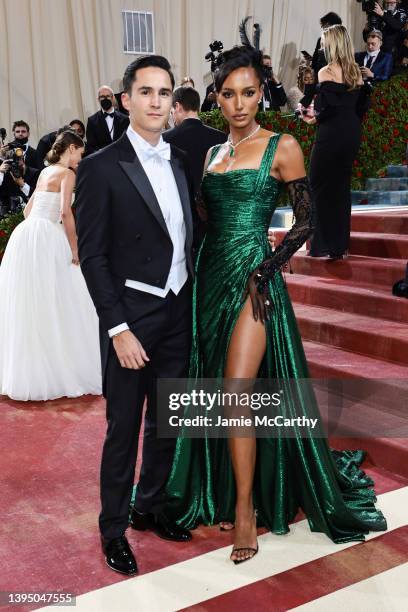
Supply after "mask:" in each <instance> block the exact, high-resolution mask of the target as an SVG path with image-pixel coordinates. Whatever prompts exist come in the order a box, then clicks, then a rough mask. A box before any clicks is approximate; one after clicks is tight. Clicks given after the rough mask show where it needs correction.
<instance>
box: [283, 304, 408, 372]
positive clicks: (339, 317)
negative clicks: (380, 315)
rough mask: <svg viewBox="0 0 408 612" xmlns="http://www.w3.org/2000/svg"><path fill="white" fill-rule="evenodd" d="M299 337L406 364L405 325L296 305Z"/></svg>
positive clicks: (407, 337)
mask: <svg viewBox="0 0 408 612" xmlns="http://www.w3.org/2000/svg"><path fill="white" fill-rule="evenodd" d="M294 306H295V313H296V316H297V320H298V324H299V327H300V331H301V334H302V338H304V339H306V340H312V341H314V342H320V343H323V344H329V345H332V346H336V347H339V348H342V349H346V350H349V351H353V352H356V353H363V354H365V355H369V356H370V357H376V358H380V359H383V360H385V361H396V362H398V363H401V364H405V365H408V325H407V324H406V323H399V322H397V321H387V320H381V324H379V321H378V320H377V319H375V318H372V317H366V316H363V315H357V314H354V313H347V312H339V311H337V310H331V309H328V308H321V307H319V306H309V305H307V306H304V305H301V304H297V303H296V304H295V305H294Z"/></svg>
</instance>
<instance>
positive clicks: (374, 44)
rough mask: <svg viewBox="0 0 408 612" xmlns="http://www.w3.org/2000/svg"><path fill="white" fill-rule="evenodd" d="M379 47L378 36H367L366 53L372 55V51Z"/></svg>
mask: <svg viewBox="0 0 408 612" xmlns="http://www.w3.org/2000/svg"><path fill="white" fill-rule="evenodd" d="M380 47H381V40H380V39H379V38H378V36H369V37H368V38H367V51H369V52H370V53H374V51H378V49H379V48H380Z"/></svg>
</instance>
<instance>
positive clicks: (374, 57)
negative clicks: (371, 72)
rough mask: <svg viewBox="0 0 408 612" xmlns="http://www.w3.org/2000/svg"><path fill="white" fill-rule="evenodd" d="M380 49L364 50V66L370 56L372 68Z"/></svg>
mask: <svg viewBox="0 0 408 612" xmlns="http://www.w3.org/2000/svg"><path fill="white" fill-rule="evenodd" d="M380 51H381V49H377V51H366V55H365V58H364V66H367V62H368V58H369V57H372V58H373V60H372V64H371V68H372V67H373V64H374V62H375V60H376V59H377V57H378V54H379V52H380ZM371 68H370V69H371Z"/></svg>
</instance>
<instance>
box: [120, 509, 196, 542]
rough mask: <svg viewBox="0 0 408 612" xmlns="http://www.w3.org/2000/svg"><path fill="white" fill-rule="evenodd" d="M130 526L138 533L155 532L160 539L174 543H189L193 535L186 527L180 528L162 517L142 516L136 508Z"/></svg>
mask: <svg viewBox="0 0 408 612" xmlns="http://www.w3.org/2000/svg"><path fill="white" fill-rule="evenodd" d="M130 526H131V527H133V529H136V530H137V531H146V530H147V529H148V530H150V531H153V532H154V533H155V534H156V535H157V536H159V538H162V539H163V540H172V541H173V542H189V541H190V540H191V533H190V532H189V530H188V529H184V527H179V526H178V525H176V524H175V523H170V521H168V520H167V519H165V518H164V516H162V515H160V514H159V515H158V516H154V514H152V513H150V512H149V513H148V514H140V512H137V510H135V509H134V508H133V509H132V512H131V514H130Z"/></svg>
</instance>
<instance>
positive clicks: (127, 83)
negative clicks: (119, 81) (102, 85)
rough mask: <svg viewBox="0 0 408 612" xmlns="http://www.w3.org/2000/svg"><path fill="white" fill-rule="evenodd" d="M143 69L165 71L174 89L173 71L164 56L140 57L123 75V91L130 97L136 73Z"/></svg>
mask: <svg viewBox="0 0 408 612" xmlns="http://www.w3.org/2000/svg"><path fill="white" fill-rule="evenodd" d="M142 68H161V69H162V70H165V71H166V72H167V73H168V75H169V77H170V81H171V88H172V89H174V84H175V81H174V75H173V73H172V71H171V66H170V63H169V61H168V60H167V59H166V58H165V57H163V56H162V55H144V56H143V57H138V58H137V60H135V61H134V62H132V63H131V64H129V66H128V67H127V68H126V70H125V74H124V75H123V91H124V92H125V93H127V94H129V95H130V93H131V91H132V85H133V81H134V80H135V79H136V72H137V71H138V70H141V69H142Z"/></svg>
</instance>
